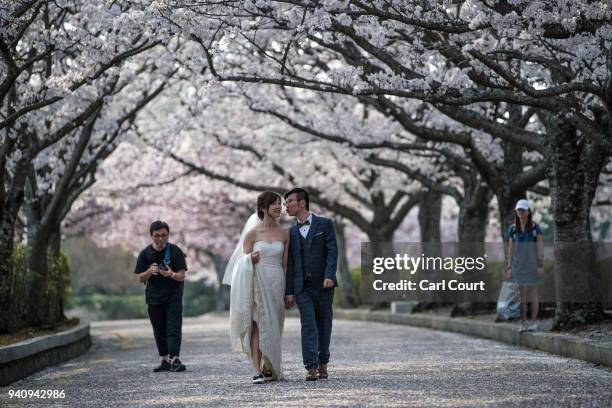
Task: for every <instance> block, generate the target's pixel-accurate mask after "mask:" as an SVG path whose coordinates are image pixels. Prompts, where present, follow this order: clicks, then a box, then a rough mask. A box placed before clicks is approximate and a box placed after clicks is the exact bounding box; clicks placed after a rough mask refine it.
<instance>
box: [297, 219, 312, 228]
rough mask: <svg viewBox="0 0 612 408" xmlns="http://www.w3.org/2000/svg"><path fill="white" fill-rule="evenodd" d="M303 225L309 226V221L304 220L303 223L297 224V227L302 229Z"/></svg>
mask: <svg viewBox="0 0 612 408" xmlns="http://www.w3.org/2000/svg"><path fill="white" fill-rule="evenodd" d="M304 225H310V221H308V220H306V221H304V222H299V221H298V222H297V227H298V228H302V227H303V226H304Z"/></svg>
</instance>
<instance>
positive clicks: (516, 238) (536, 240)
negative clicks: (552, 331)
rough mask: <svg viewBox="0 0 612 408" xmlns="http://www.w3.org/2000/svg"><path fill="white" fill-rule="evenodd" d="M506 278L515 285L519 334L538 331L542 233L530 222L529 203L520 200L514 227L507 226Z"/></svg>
mask: <svg viewBox="0 0 612 408" xmlns="http://www.w3.org/2000/svg"><path fill="white" fill-rule="evenodd" d="M508 243H509V247H508V264H507V265H508V266H507V267H506V271H507V274H508V279H509V280H511V281H512V282H515V283H517V284H518V285H519V289H520V292H521V309H520V316H521V329H520V330H521V331H536V330H538V329H539V327H538V324H537V322H536V319H537V317H538V306H539V299H538V285H539V284H540V283H541V282H542V278H543V277H544V256H543V255H544V254H543V250H542V231H541V229H540V227H539V225H538V224H536V223H535V222H533V219H532V213H531V208H530V206H529V201H527V200H525V199H522V200H519V201H518V202H517V203H516V206H515V215H514V224H512V225H510V227H508ZM527 303H530V306H531V308H530V309H531V316H530V317H531V319H529V320H527Z"/></svg>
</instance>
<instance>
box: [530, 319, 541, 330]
mask: <svg viewBox="0 0 612 408" xmlns="http://www.w3.org/2000/svg"><path fill="white" fill-rule="evenodd" d="M527 330H529V331H538V330H540V326H539V325H538V322H536V321H535V320H534V321H533V322H532V323H531V324H530V325H529V326H528V327H527Z"/></svg>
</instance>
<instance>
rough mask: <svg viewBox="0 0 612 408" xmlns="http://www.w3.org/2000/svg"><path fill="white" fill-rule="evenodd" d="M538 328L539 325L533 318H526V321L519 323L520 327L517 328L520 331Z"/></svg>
mask: <svg viewBox="0 0 612 408" xmlns="http://www.w3.org/2000/svg"><path fill="white" fill-rule="evenodd" d="M538 330H540V326H539V325H538V322H536V321H535V320H528V321H526V322H523V323H521V327H520V329H519V332H520V333H523V332H529V331H538Z"/></svg>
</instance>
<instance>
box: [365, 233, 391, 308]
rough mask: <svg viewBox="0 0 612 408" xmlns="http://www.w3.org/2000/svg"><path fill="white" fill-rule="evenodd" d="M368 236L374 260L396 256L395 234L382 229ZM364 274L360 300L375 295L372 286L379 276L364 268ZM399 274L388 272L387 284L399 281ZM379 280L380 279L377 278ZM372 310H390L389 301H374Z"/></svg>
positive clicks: (386, 275)
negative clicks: (394, 248) (394, 247)
mask: <svg viewBox="0 0 612 408" xmlns="http://www.w3.org/2000/svg"><path fill="white" fill-rule="evenodd" d="M366 234H367V235H368V240H369V241H370V242H369V245H370V246H371V256H372V258H373V259H374V258H379V257H382V258H387V257H392V256H394V253H393V245H392V242H393V233H392V232H388V231H387V230H385V229H384V226H382V228H377V229H372V230H369V231H366ZM361 271H362V273H363V272H366V276H362V277H361V284H360V287H359V292H360V298H361V299H362V301H363V299H366V298H367V297H368V293H373V289H372V284H373V283H374V280H375V278H376V276H377V275H374V274H373V273H372V272H371V271H364V270H363V268H362V270H361ZM398 277H399V274H398V273H397V271H387V272H385V281H387V282H395V281H397V279H398ZM376 279H378V278H376ZM371 303H372V307H371V309H372V310H379V309H385V308H389V306H390V304H391V303H390V302H389V301H375V300H374V301H372V302H371Z"/></svg>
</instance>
